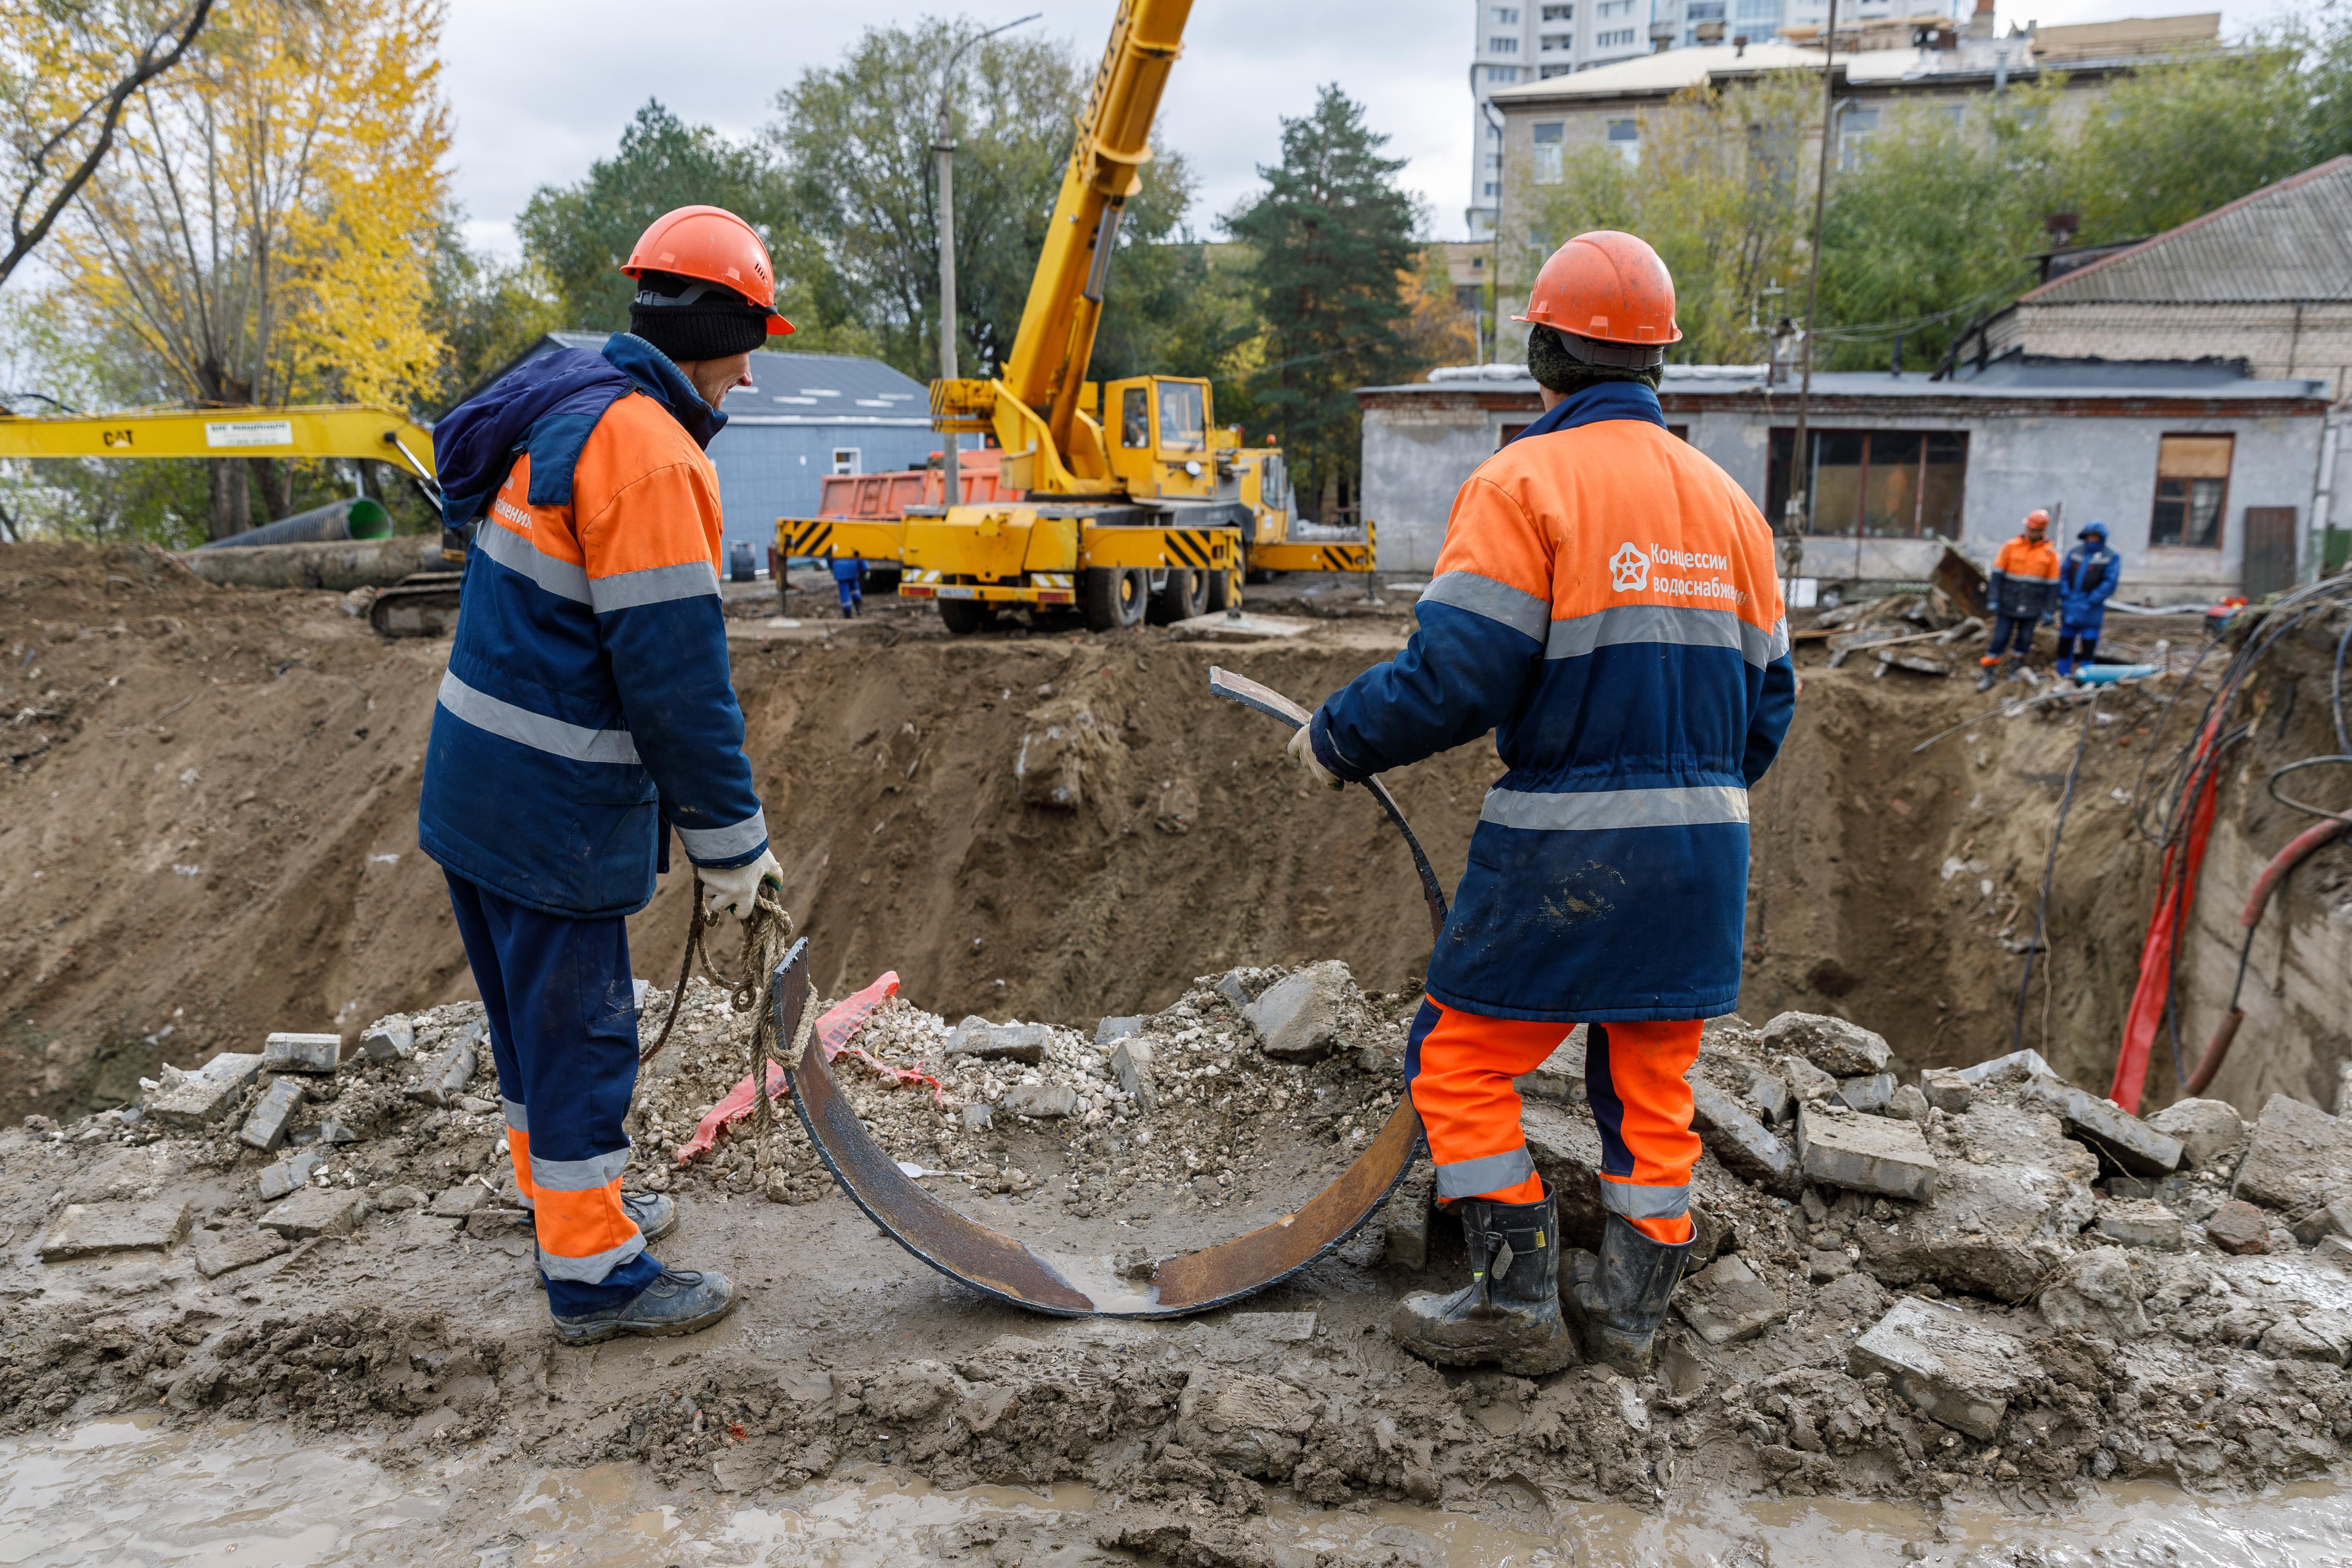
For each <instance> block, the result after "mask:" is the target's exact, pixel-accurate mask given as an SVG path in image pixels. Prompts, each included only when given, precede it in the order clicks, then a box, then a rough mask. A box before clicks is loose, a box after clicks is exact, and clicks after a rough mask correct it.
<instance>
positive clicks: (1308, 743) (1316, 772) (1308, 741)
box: [1290, 724, 1348, 789]
mask: <svg viewBox="0 0 2352 1568" xmlns="http://www.w3.org/2000/svg"><path fill="white" fill-rule="evenodd" d="M1313 728H1314V726H1312V725H1308V724H1302V725H1300V726H1299V727H1298V729H1297V733H1295V734H1294V735H1292V736H1291V737H1290V760H1292V761H1293V762H1296V763H1297V764H1298V766H1299V767H1301V768H1305V769H1306V770H1307V777H1308V778H1309V779H1314V780H1315V782H1317V783H1318V784H1320V785H1322V786H1323V788H1325V789H1346V788H1347V787H1348V781H1347V780H1346V779H1342V778H1340V777H1339V775H1338V774H1336V773H1334V772H1332V771H1331V770H1330V769H1329V768H1326V767H1324V766H1323V759H1322V758H1319V757H1318V756H1316V755H1315V742H1314V740H1313V738H1312V737H1311V736H1310V734H1309V732H1310V731H1311V730H1312V729H1313Z"/></svg>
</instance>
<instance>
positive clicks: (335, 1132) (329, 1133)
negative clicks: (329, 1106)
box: [319, 1116, 361, 1144]
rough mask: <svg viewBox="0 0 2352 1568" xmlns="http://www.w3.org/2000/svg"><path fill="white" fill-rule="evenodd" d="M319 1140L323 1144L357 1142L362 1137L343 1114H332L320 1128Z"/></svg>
mask: <svg viewBox="0 0 2352 1568" xmlns="http://www.w3.org/2000/svg"><path fill="white" fill-rule="evenodd" d="M319 1141H320V1143H322V1144H356V1143H358V1142H360V1141H361V1138H360V1134H357V1133H355V1132H353V1131H352V1129H351V1125H350V1124H348V1123H346V1122H345V1121H344V1120H343V1119H342V1118H341V1116H330V1117H328V1118H327V1120H326V1123H325V1124H324V1125H322V1126H320V1129H319Z"/></svg>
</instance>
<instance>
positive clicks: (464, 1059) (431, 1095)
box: [408, 1024, 482, 1105]
mask: <svg viewBox="0 0 2352 1568" xmlns="http://www.w3.org/2000/svg"><path fill="white" fill-rule="evenodd" d="M481 1038H482V1026H481V1025H480V1024H476V1025H474V1026H473V1027H472V1028H471V1029H468V1030H467V1031H466V1032H465V1033H464V1034H463V1035H461V1036H459V1037H458V1038H457V1040H453V1041H451V1042H450V1043H449V1044H448V1045H446V1046H445V1047H443V1048H442V1050H441V1051H440V1052H439V1053H438V1054H436V1056H435V1057H434V1058H433V1060H432V1061H428V1062H426V1063H425V1072H424V1076H423V1078H422V1079H421V1080H420V1081H419V1082H417V1083H416V1084H415V1086H414V1087H412V1088H411V1089H410V1090H409V1091H408V1097H409V1098H410V1099H411V1100H422V1101H424V1102H425V1103H427V1104H431V1105H450V1104H455V1103H457V1097H458V1096H459V1095H460V1094H462V1093H464V1092H465V1090H466V1085H467V1084H468V1083H471V1082H473V1081H474V1070H475V1069H476V1068H477V1067H478V1066H480V1065H481V1059H480V1057H479V1055H478V1042H479V1041H480V1040H481Z"/></svg>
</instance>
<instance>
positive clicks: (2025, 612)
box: [1985, 534, 2058, 621]
mask: <svg viewBox="0 0 2352 1568" xmlns="http://www.w3.org/2000/svg"><path fill="white" fill-rule="evenodd" d="M1985 600H1986V602H1987V603H1989V604H1990V606H1991V607H1992V612H1993V613H1994V614H1996V615H2007V616H2011V617H2012V618H2014V619H2016V620H2019V621H2039V620H2041V619H2042V618H2043V617H2044V616H2046V615H2048V614H2049V613H2050V612H2052V611H2053V610H2055V609H2057V608H2058V547H2057V546H2055V545H2053V544H2052V543H2051V542H2050V541H2049V540H2048V539H2047V538H2039V539H2036V538H2027V537H2026V536H2025V535H2023V534H2020V535H2018V536H2017V537H2016V538H2013V539H2011V540H2010V541H2009V542H2008V543H2007V544H2005V545H2003V546H2001V547H2000V554H1999V555H1997V556H1995V557H1993V558H1992V576H1991V578H1990V580H1989V581H1987V583H1986V584H1985Z"/></svg>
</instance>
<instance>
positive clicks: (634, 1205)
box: [621, 1192, 677, 1241]
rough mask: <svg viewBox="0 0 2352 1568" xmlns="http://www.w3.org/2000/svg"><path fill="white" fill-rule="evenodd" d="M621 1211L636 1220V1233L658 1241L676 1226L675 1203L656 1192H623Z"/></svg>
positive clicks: (649, 1239)
mask: <svg viewBox="0 0 2352 1568" xmlns="http://www.w3.org/2000/svg"><path fill="white" fill-rule="evenodd" d="M621 1212H622V1213H624V1214H625V1215H627V1216H628V1217H629V1218H631V1219H633V1220H635V1222H636V1227H637V1233H638V1234H639V1235H641V1236H643V1237H644V1238H645V1239H646V1240H648V1241H658V1240H660V1239H662V1238H663V1237H665V1236H667V1235H668V1234H669V1233H670V1232H671V1231H673V1230H676V1229H677V1204H676V1203H674V1202H673V1201H671V1200H670V1198H669V1197H667V1195H665V1194H662V1193H658V1192H625V1193H623V1194H622V1195H621Z"/></svg>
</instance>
